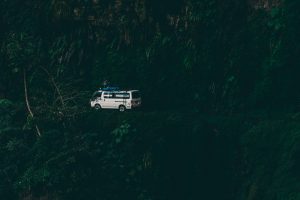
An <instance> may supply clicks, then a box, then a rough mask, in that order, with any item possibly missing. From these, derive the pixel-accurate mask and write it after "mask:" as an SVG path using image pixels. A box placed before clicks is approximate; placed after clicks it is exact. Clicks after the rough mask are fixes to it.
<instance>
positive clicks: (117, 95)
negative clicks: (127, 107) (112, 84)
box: [114, 93, 129, 99]
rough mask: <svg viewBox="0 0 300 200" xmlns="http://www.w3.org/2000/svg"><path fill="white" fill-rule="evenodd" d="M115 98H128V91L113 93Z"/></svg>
mask: <svg viewBox="0 0 300 200" xmlns="http://www.w3.org/2000/svg"><path fill="white" fill-rule="evenodd" d="M114 98H116V99H129V93H115V96H114Z"/></svg>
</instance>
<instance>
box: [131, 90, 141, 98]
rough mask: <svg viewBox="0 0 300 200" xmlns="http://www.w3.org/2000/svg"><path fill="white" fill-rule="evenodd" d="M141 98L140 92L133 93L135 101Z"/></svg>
mask: <svg viewBox="0 0 300 200" xmlns="http://www.w3.org/2000/svg"><path fill="white" fill-rule="evenodd" d="M140 97H141V95H140V92H138V91H136V92H132V98H133V99H138V98H140Z"/></svg>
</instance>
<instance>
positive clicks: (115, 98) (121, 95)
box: [90, 89, 142, 112]
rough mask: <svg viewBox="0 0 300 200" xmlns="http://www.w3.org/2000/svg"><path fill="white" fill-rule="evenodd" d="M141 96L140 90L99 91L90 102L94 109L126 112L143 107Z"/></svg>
mask: <svg viewBox="0 0 300 200" xmlns="http://www.w3.org/2000/svg"><path fill="white" fill-rule="evenodd" d="M141 102H142V100H141V95H140V92H139V91H138V90H126V91H122V90H104V89H103V90H99V91H97V92H95V93H94V94H93V96H92V98H91V100H90V104H91V107H92V108H95V109H96V110H99V109H118V110H119V111H121V112H124V111H125V110H126V109H133V108H137V107H140V106H141Z"/></svg>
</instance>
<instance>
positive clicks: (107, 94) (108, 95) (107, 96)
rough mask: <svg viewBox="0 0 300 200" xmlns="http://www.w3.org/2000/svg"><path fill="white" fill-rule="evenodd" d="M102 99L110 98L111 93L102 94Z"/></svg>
mask: <svg viewBox="0 0 300 200" xmlns="http://www.w3.org/2000/svg"><path fill="white" fill-rule="evenodd" d="M103 97H104V98H105V99H110V98H112V93H108V92H104V94H103Z"/></svg>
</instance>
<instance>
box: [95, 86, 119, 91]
mask: <svg viewBox="0 0 300 200" xmlns="http://www.w3.org/2000/svg"><path fill="white" fill-rule="evenodd" d="M100 90H102V91H119V90H120V88H119V87H105V88H100Z"/></svg>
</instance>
